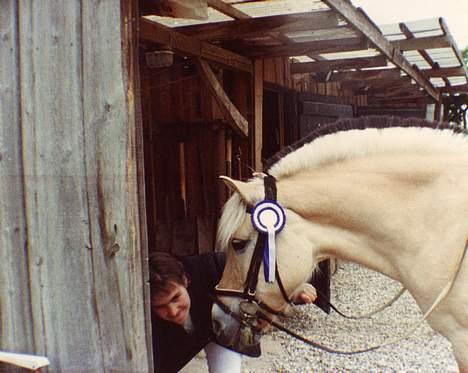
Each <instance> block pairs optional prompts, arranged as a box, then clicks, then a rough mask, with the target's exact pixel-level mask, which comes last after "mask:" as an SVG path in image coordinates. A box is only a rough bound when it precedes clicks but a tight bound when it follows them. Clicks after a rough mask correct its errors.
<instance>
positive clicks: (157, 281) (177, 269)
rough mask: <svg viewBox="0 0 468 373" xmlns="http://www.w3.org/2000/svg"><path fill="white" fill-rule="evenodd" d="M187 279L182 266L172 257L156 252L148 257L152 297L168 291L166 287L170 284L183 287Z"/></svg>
mask: <svg viewBox="0 0 468 373" xmlns="http://www.w3.org/2000/svg"><path fill="white" fill-rule="evenodd" d="M187 278H188V277H187V274H186V272H185V268H184V265H183V264H182V262H180V260H179V259H177V258H176V257H175V256H174V255H171V254H169V253H166V252H160V251H156V252H154V253H152V254H151V255H150V256H149V281H150V288H151V295H152V296H153V295H155V294H157V293H159V292H165V291H168V285H169V284H170V283H171V282H175V283H177V284H180V285H184V284H185V282H186V280H187Z"/></svg>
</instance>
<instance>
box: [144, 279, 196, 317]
mask: <svg viewBox="0 0 468 373" xmlns="http://www.w3.org/2000/svg"><path fill="white" fill-rule="evenodd" d="M151 307H152V309H153V312H155V313H156V316H158V317H159V318H160V319H163V320H167V321H170V322H173V323H174V324H178V325H183V324H184V323H185V320H187V317H188V315H189V310H190V296H189V294H188V292H187V287H186V285H185V284H184V285H182V284H178V283H176V282H170V283H169V284H168V286H167V288H166V291H161V292H159V293H157V294H156V295H155V296H153V297H152V300H151Z"/></svg>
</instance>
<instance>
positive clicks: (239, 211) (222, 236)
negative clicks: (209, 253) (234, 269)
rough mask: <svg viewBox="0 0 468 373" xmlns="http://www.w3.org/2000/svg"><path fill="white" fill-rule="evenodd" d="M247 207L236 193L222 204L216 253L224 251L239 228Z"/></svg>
mask: <svg viewBox="0 0 468 373" xmlns="http://www.w3.org/2000/svg"><path fill="white" fill-rule="evenodd" d="M246 209H247V205H246V204H245V202H244V201H243V200H242V199H241V197H240V196H239V194H238V193H234V194H233V195H232V196H231V197H230V198H229V199H228V200H227V202H226V203H225V204H224V207H223V211H222V214H221V218H220V219H219V224H218V231H217V234H216V249H217V251H225V250H226V248H227V247H228V245H229V241H230V240H231V237H232V235H233V234H234V232H235V231H236V230H237V229H238V228H239V227H240V226H241V224H242V222H243V221H244V218H245V215H246V213H247V212H246Z"/></svg>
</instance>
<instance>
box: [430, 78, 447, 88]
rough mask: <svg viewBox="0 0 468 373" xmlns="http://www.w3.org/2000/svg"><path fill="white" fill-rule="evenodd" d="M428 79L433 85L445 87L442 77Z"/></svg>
mask: <svg viewBox="0 0 468 373" xmlns="http://www.w3.org/2000/svg"><path fill="white" fill-rule="evenodd" d="M430 81H431V83H432V85H434V86H435V87H445V82H444V80H443V79H442V78H430Z"/></svg>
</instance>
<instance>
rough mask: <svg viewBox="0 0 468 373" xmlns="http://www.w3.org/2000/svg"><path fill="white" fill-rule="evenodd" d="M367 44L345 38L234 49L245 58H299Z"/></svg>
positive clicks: (365, 47) (353, 49) (350, 49)
mask: <svg viewBox="0 0 468 373" xmlns="http://www.w3.org/2000/svg"><path fill="white" fill-rule="evenodd" d="M367 47H368V43H367V40H366V39H365V38H345V39H335V40H317V41H311V42H306V43H292V44H287V45H275V46H259V45H255V46H251V45H250V46H249V45H245V44H243V45H242V44H238V45H236V49H240V50H242V51H243V52H244V53H245V54H246V55H247V56H251V57H254V58H260V57H279V56H301V55H306V54H309V53H333V52H346V51H356V50H361V49H367Z"/></svg>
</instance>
